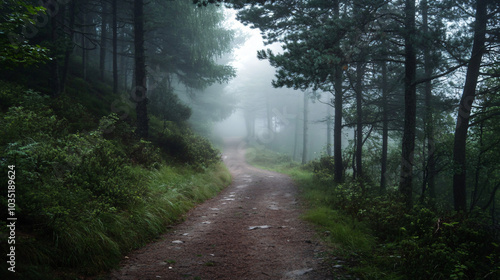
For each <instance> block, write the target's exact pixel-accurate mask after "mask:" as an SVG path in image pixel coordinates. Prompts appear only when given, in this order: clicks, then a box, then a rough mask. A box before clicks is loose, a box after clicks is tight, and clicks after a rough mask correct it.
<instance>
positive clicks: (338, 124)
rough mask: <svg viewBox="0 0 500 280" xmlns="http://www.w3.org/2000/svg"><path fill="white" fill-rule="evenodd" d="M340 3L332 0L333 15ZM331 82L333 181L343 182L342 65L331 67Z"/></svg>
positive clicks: (338, 8)
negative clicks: (333, 116) (332, 103)
mask: <svg viewBox="0 0 500 280" xmlns="http://www.w3.org/2000/svg"><path fill="white" fill-rule="evenodd" d="M339 10H340V4H339V0H335V1H334V17H335V18H337V19H338V18H340V16H339ZM334 47H335V49H336V50H337V51H338V52H340V42H336V43H335V46H334ZM333 72H334V73H333V75H334V78H333V84H334V91H335V101H334V103H335V104H334V108H335V122H334V127H333V133H334V135H333V157H334V159H333V161H334V167H333V168H334V172H333V173H334V177H333V178H334V181H335V183H342V182H343V178H342V176H343V174H342V173H343V171H344V167H343V162H342V95H343V94H342V65H341V63H337V64H336V65H335V67H334V69H333Z"/></svg>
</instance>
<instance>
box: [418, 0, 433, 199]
mask: <svg viewBox="0 0 500 280" xmlns="http://www.w3.org/2000/svg"><path fill="white" fill-rule="evenodd" d="M421 6H422V22H423V26H422V31H423V32H424V34H428V32H429V23H428V5H427V0H422V3H421ZM433 68H434V66H433V61H432V58H431V54H430V51H429V48H428V47H426V46H424V72H425V78H430V77H431V76H432V72H433ZM424 95H425V97H424V98H425V121H424V123H425V136H426V138H427V164H426V165H425V166H426V168H425V169H424V170H425V172H424V181H423V184H422V198H424V197H425V193H426V192H428V193H429V196H430V197H432V198H434V197H435V174H436V163H435V159H434V152H435V143H434V120H433V118H434V116H433V110H432V82H431V80H430V79H429V80H428V81H426V82H425V84H424Z"/></svg>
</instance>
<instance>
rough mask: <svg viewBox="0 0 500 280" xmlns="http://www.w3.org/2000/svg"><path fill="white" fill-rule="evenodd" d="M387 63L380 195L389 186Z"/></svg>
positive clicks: (384, 62) (383, 98) (383, 108)
mask: <svg viewBox="0 0 500 280" xmlns="http://www.w3.org/2000/svg"><path fill="white" fill-rule="evenodd" d="M387 86H388V84H387V62H386V61H383V62H382V158H381V162H380V166H381V168H380V193H381V194H383V193H384V192H385V190H386V187H387V186H386V185H387V178H386V176H387V174H386V173H387V143H388V140H389V120H388V119H389V118H388V110H389V108H388V104H387V102H388V100H387V96H388V94H389V92H388V87H387Z"/></svg>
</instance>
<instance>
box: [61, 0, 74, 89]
mask: <svg viewBox="0 0 500 280" xmlns="http://www.w3.org/2000/svg"><path fill="white" fill-rule="evenodd" d="M75 2H76V1H71V3H70V4H69V13H68V19H69V23H68V32H67V33H68V36H69V40H70V41H71V46H70V47H68V48H66V51H65V53H64V65H63V69H62V77H61V92H62V93H64V92H65V89H66V80H67V78H68V72H69V59H70V56H71V54H72V53H73V49H74V40H75V30H74V28H75Z"/></svg>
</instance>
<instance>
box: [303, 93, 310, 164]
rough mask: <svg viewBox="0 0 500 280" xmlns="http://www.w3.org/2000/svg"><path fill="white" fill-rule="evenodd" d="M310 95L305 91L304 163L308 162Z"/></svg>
mask: <svg viewBox="0 0 500 280" xmlns="http://www.w3.org/2000/svg"><path fill="white" fill-rule="evenodd" d="M308 107H309V97H308V96H307V93H306V92H304V131H303V132H304V135H303V137H304V138H303V141H302V164H306V163H307V129H308V125H307V122H308V115H309V108H308Z"/></svg>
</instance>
